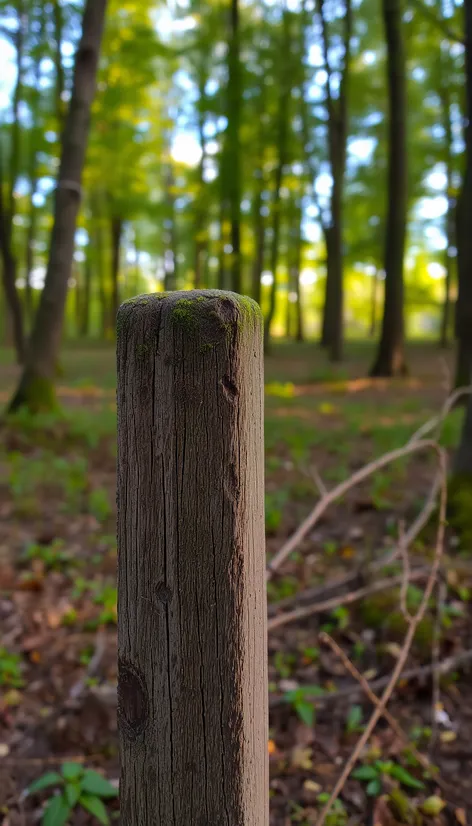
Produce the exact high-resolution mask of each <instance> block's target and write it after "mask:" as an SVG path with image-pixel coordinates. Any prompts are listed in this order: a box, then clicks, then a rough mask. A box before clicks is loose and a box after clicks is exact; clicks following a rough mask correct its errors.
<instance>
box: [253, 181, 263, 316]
mask: <svg viewBox="0 0 472 826" xmlns="http://www.w3.org/2000/svg"><path fill="white" fill-rule="evenodd" d="M260 174H261V176H262V172H260ZM261 210H262V184H261V189H259V190H258V192H256V196H255V199H254V208H253V213H254V240H255V255H254V265H253V268H252V290H251V295H252V297H253V299H254V301H257V303H258V304H260V303H261V278H262V272H263V269H264V252H265V220H264V216H263V214H262V211H261Z"/></svg>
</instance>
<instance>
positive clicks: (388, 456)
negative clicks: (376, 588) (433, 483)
mask: <svg viewBox="0 0 472 826" xmlns="http://www.w3.org/2000/svg"><path fill="white" fill-rule="evenodd" d="M422 450H435V451H437V450H438V445H437V442H435V441H433V440H432V439H425V440H422V441H419V440H417V441H410V442H408V444H406V445H404V446H403V447H400V448H397V449H396V450H391V451H389V453H385V454H384V455H383V456H379V458H378V459H374V461H372V462H369V463H368V464H367V465H364V467H362V468H360V469H359V470H357V471H356V472H355V473H353V474H352V476H350V477H349V478H348V479H345V480H344V481H343V482H341V483H340V484H339V485H336V487H334V488H332V489H331V490H329V491H328V492H327V493H326V495H325V496H322V497H321V499H319V500H318V502H317V503H316V505H315V507H314V508H313V510H312V511H311V513H310V514H308V516H307V517H306V519H304V520H303V522H302V523H301V525H300V526H299V527H298V528H297V530H296V531H295V533H294V534H292V536H291V537H290V538H289V539H288V541H287V542H286V543H285V544H284V545H283V546H282V548H280V550H279V551H278V553H276V554H275V556H274V558H273V559H272V560H271V562H270V563H269V565H268V569H267V579H270V578H271V577H272V575H273V574H274V573H275V571H276V570H277V569H278V568H280V566H281V565H282V563H283V562H284V561H285V560H286V559H287V557H288V556H289V555H290V554H291V553H292V551H294V550H295V549H296V548H297V547H298V545H299V544H300V542H301V541H302V540H303V539H304V538H305V536H306V535H307V533H308V532H309V531H310V530H312V529H313V528H314V526H315V525H316V523H317V522H318V520H319V519H320V517H321V516H322V515H323V513H324V512H325V511H326V510H327V508H328V507H329V506H330V505H331V504H333V502H336V500H337V499H339V498H340V497H341V496H344V494H345V493H347V491H349V490H350V489H351V488H353V487H355V486H356V485H358V484H360V482H363V481H365V479H368V478H369V476H372V474H373V473H375V472H376V471H378V470H380V469H381V468H383V467H385V466H386V465H389V464H391V463H392V462H395V461H396V460H397V459H402V458H403V457H404V456H409V455H410V454H412V453H417V452H419V451H422ZM405 536H406V535H405Z"/></svg>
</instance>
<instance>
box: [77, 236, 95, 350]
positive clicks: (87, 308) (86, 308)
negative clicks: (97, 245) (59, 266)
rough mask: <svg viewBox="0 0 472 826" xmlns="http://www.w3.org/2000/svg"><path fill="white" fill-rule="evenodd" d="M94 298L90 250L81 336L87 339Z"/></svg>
mask: <svg viewBox="0 0 472 826" xmlns="http://www.w3.org/2000/svg"><path fill="white" fill-rule="evenodd" d="M91 298H92V261H91V255H90V251H89V248H87V252H86V254H85V261H84V289H83V298H82V312H81V316H80V335H81V336H82V337H83V338H86V337H87V336H88V335H89V333H90V302H91Z"/></svg>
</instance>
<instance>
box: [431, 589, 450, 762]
mask: <svg viewBox="0 0 472 826" xmlns="http://www.w3.org/2000/svg"><path fill="white" fill-rule="evenodd" d="M446 597H447V584H446V581H445V579H444V578H443V577H442V578H441V579H440V580H439V583H438V597H437V606H436V618H435V622H434V628H433V645H432V651H431V654H432V657H431V665H432V669H433V671H432V674H433V695H432V700H431V706H432V708H431V740H430V745H429V751H430V754H433V752H434V746H435V744H436V739H437V736H438V715H437V712H438V710H439V704H440V700H441V680H440V673H439V654H440V651H441V625H442V618H443V614H444V604H445V602H446Z"/></svg>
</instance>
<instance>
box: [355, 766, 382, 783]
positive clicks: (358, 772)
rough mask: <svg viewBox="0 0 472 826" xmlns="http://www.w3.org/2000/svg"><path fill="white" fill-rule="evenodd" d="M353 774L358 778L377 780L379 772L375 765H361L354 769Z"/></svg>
mask: <svg viewBox="0 0 472 826" xmlns="http://www.w3.org/2000/svg"><path fill="white" fill-rule="evenodd" d="M352 776H353V777H355V779H356V780H377V779H378V776H379V773H378V771H377V769H376V768H375V767H374V766H359V768H358V769H355V771H353V773H352Z"/></svg>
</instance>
